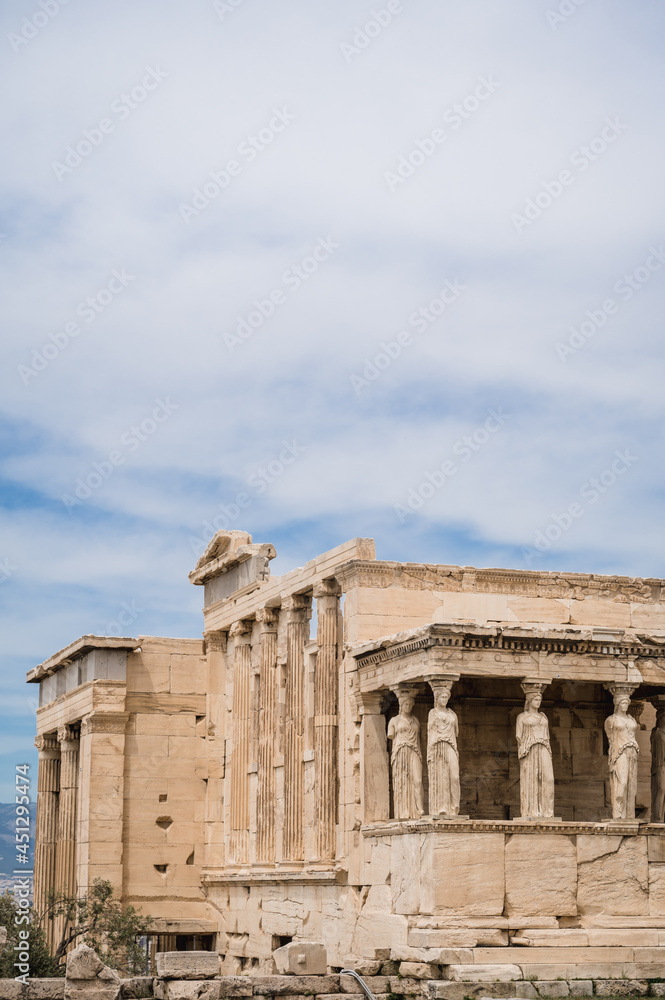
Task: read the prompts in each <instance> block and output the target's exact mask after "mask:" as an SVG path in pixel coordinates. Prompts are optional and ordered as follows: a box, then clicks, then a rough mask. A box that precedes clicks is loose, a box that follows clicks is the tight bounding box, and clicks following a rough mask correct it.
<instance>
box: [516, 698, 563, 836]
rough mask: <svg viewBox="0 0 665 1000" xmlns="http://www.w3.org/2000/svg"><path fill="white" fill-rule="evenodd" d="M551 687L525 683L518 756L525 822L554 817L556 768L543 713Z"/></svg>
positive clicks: (519, 717)
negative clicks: (544, 696)
mask: <svg viewBox="0 0 665 1000" xmlns="http://www.w3.org/2000/svg"><path fill="white" fill-rule="evenodd" d="M546 687H547V683H546V682H543V681H537V680H533V681H531V680H525V681H523V682H522V690H523V691H524V694H525V695H526V702H525V705H524V711H523V712H521V713H520V714H519V715H518V716H517V723H516V736H517V755H518V758H519V762H520V808H521V815H522V817H523V818H524V819H527V818H529V819H540V818H543V819H546V818H551V817H553V816H554V768H553V767H552V748H551V746H550V727H549V723H548V721H547V716H546V715H545V714H544V712H541V711H540V706H541V704H542V700H543V690H544V689H545V688H546Z"/></svg>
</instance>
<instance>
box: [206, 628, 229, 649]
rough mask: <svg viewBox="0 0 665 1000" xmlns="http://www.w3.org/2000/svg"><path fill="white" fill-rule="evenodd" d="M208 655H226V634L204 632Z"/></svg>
mask: <svg viewBox="0 0 665 1000" xmlns="http://www.w3.org/2000/svg"><path fill="white" fill-rule="evenodd" d="M203 638H204V640H205V651H206V653H225V652H226V644H227V633H226V632H204V633H203Z"/></svg>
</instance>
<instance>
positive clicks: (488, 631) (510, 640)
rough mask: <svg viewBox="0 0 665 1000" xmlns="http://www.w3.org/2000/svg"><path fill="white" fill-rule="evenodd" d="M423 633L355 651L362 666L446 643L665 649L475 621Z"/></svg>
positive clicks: (653, 652)
mask: <svg viewBox="0 0 665 1000" xmlns="http://www.w3.org/2000/svg"><path fill="white" fill-rule="evenodd" d="M418 631H419V633H420V634H418V635H414V636H413V638H407V639H404V640H402V641H399V640H396V641H395V642H393V643H392V644H388V642H389V640H385V643H386V644H385V645H384V646H382V647H381V648H379V649H369V650H367V651H366V652H363V651H360V652H358V653H355V654H353V655H354V657H355V659H356V661H357V663H358V666H359V667H365V666H374V665H377V664H380V663H387V662H389V661H391V660H398V659H402V658H403V657H405V656H408V655H409V654H411V653H415V652H418V651H419V650H426V649H431V648H433V647H442V648H444V649H450V648H457V649H471V650H472V649H478V650H480V649H497V650H506V651H508V652H546V653H563V654H570V653H584V654H587V655H592V656H593V655H596V656H621V657H625V658H626V659H634V658H636V657H648V658H650V659H659V658H661V659H662V658H663V657H664V656H665V651H664V650H663V649H662V648H661V647H659V646H656V645H651V644H649V643H639V644H636V643H632V642H622V641H615V642H612V643H611V644H610V643H608V642H607V641H606V640H604V639H602V640H601V639H598V640H593V639H592V638H578V637H576V636H575V635H570V634H567V635H565V636H557V635H551V634H550V635H516V634H515V630H514V629H508V628H505V629H504V628H502V627H501V626H496V627H485V628H483V627H478V628H474V626H473V625H456V624H455V625H439V624H434V625H429V626H426V627H423V628H421V629H419V630H418Z"/></svg>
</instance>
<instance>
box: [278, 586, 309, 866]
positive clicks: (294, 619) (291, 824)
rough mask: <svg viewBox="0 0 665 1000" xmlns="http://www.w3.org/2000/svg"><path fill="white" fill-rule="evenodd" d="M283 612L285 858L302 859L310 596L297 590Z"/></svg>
mask: <svg viewBox="0 0 665 1000" xmlns="http://www.w3.org/2000/svg"><path fill="white" fill-rule="evenodd" d="M282 609H283V611H284V612H285V613H286V705H285V724H284V837H283V850H282V855H283V859H284V860H285V861H302V860H303V859H304V851H305V848H304V838H303V801H304V797H305V765H304V760H303V755H304V749H305V642H306V641H307V638H308V617H309V616H308V611H309V609H310V598H309V597H308V596H305V595H302V594H296V595H293V596H291V597H289V598H287V599H286V600H285V601H284V603H283V604H282Z"/></svg>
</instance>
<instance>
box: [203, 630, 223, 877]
mask: <svg viewBox="0 0 665 1000" xmlns="http://www.w3.org/2000/svg"><path fill="white" fill-rule="evenodd" d="M204 639H205V654H206V660H207V663H208V683H207V691H206V714H207V720H206V723H207V727H206V728H207V731H206V744H207V751H208V781H207V783H206V829H205V854H204V857H205V864H206V865H210V866H220V867H222V866H224V865H225V864H226V851H225V847H226V845H225V836H224V834H225V829H224V773H225V769H226V759H225V752H226V735H227V733H226V727H225V722H226V714H227V713H226V707H225V695H226V645H227V634H226V632H205V633H204Z"/></svg>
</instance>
